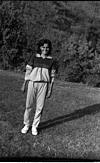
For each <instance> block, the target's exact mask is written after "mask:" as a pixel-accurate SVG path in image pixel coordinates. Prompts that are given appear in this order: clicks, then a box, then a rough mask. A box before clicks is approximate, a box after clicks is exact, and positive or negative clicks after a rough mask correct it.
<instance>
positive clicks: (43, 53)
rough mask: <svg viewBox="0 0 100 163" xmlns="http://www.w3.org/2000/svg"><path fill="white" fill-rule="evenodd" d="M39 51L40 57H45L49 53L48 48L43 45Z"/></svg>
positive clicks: (46, 45)
mask: <svg viewBox="0 0 100 163" xmlns="http://www.w3.org/2000/svg"><path fill="white" fill-rule="evenodd" d="M40 49H41V54H42V55H47V54H48V51H49V46H48V44H46V43H45V44H44V45H43V46H40Z"/></svg>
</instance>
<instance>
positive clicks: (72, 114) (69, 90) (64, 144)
mask: <svg viewBox="0 0 100 163" xmlns="http://www.w3.org/2000/svg"><path fill="white" fill-rule="evenodd" d="M22 82H23V76H22V75H21V74H17V73H13V72H8V71H0V158H23V157H24V158H31V161H32V159H34V158H35V159H40V161H41V159H50V160H53V159H60V160H61V159H62V160H63V159H65V160H66V161H67V160H75V159H78V160H83V161H84V160H100V89H99V88H92V87H87V86H85V85H82V84H75V83H64V82H61V81H55V84H54V89H53V94H52V97H51V98H50V99H48V100H46V103H45V108H44V111H43V115H42V118H41V123H40V125H39V135H37V136H32V134H31V131H29V132H28V133H27V134H25V135H23V134H21V132H20V130H21V129H22V127H23V114H24V110H25V101H26V93H25V94H23V93H22V92H21V91H20V88H21V85H22ZM33 110H34V109H33Z"/></svg>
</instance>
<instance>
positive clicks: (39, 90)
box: [24, 81, 48, 128]
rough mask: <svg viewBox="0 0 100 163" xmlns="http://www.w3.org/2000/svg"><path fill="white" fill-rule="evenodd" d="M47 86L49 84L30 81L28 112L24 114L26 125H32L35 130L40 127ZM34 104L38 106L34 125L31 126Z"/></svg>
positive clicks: (27, 99)
mask: <svg viewBox="0 0 100 163" xmlns="http://www.w3.org/2000/svg"><path fill="white" fill-rule="evenodd" d="M47 85H48V84H47V83H46V82H33V81H29V83H28V90H27V98H26V110H25V113H24V124H25V125H32V127H35V128H37V127H38V125H39V123H40V118H41V114H42V110H43V107H44V103H45V99H46V93H47ZM34 104H36V110H35V115H34V119H33V123H32V124H30V118H31V111H32V110H33V105H34Z"/></svg>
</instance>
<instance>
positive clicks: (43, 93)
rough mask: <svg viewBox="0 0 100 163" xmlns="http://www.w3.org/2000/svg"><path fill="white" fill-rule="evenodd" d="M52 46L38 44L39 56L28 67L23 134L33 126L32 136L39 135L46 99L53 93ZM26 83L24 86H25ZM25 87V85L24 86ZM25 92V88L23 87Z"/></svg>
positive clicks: (41, 42)
mask: <svg viewBox="0 0 100 163" xmlns="http://www.w3.org/2000/svg"><path fill="white" fill-rule="evenodd" d="M51 50H52V44H51V41H50V40H47V39H42V40H40V41H39V43H38V49H37V54H36V55H35V56H32V57H31V59H30V62H29V63H28V64H27V65H26V73H25V83H26V82H27V81H29V82H28V90H27V98H26V110H25V113H24V125H25V126H24V127H23V129H22V130H21V133H23V134H25V133H27V132H28V130H29V128H30V126H31V125H32V135H37V134H38V131H37V128H38V125H39V123H40V118H41V113H42V111H43V107H44V103H45V100H46V97H48V98H49V97H50V96H51V93H52V88H53V83H54V77H55V72H56V68H55V62H54V60H53V58H52V57H51V56H50V54H51ZM25 83H24V84H25ZM24 86H25V85H24ZM22 91H24V87H22ZM33 100H35V101H36V111H35V115H34V119H33V122H32V124H31V123H30V116H31V111H32V109H33Z"/></svg>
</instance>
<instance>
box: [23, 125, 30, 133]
mask: <svg viewBox="0 0 100 163" xmlns="http://www.w3.org/2000/svg"><path fill="white" fill-rule="evenodd" d="M28 130H29V126H27V125H25V126H24V127H23V128H22V130H21V133H22V134H26V133H27V132H28Z"/></svg>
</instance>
